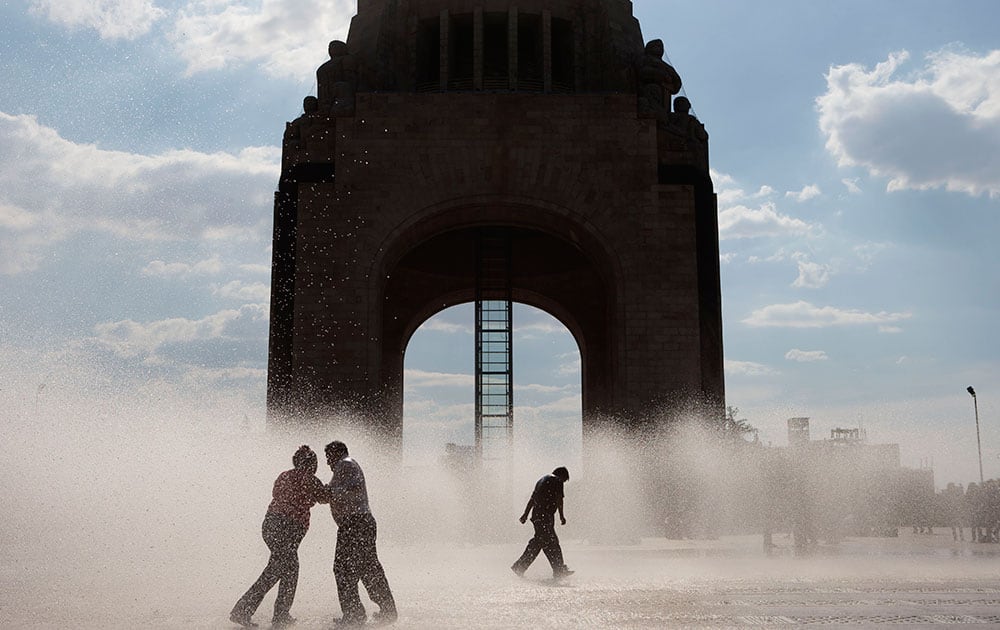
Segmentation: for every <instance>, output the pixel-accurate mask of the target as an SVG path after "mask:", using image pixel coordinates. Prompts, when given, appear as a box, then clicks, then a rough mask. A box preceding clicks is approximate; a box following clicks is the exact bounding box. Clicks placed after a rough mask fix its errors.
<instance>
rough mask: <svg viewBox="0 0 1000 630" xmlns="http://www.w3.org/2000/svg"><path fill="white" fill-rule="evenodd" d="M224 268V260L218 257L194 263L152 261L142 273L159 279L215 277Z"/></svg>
mask: <svg viewBox="0 0 1000 630" xmlns="http://www.w3.org/2000/svg"><path fill="white" fill-rule="evenodd" d="M222 267H223V265H222V260H221V259H220V258H219V257H218V256H213V257H211V258H209V259H207V260H199V261H197V262H194V263H182V262H172V263H168V262H164V261H162V260H152V261H150V262H149V264H148V265H146V266H145V267H143V268H142V271H141V272H140V273H141V274H142V275H144V276H151V277H157V278H170V277H186V276H201V275H215V274H217V273H220V272H221V271H222Z"/></svg>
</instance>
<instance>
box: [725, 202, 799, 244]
mask: <svg viewBox="0 0 1000 630" xmlns="http://www.w3.org/2000/svg"><path fill="white" fill-rule="evenodd" d="M811 229H812V228H811V227H810V226H809V224H808V223H806V222H805V221H802V220H801V219H795V218H793V217H790V216H787V215H783V214H779V213H778V211H777V209H776V208H775V205H774V204H773V203H771V202H767V203H764V204H763V205H761V206H760V207H759V208H748V207H746V206H743V205H737V206H733V207H731V208H726V209H725V210H722V211H721V212H720V213H719V238H721V239H733V238H757V237H762V236H787V235H801V234H808V233H809V232H810V231H811Z"/></svg>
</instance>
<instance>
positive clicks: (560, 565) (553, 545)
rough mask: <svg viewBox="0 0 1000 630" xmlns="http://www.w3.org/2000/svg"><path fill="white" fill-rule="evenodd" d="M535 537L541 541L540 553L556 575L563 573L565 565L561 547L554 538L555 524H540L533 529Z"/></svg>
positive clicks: (556, 538) (555, 537) (556, 537)
mask: <svg viewBox="0 0 1000 630" xmlns="http://www.w3.org/2000/svg"><path fill="white" fill-rule="evenodd" d="M535 537H536V538H538V539H539V540H540V541H541V545H542V551H543V552H544V553H545V557H546V558H547V559H548V561H549V565H550V566H551V567H552V571H553V572H554V573H556V574H559V573H565V571H566V563H565V562H563V553H562V547H560V546H559V537H558V536H556V525H555V523H554V522H553V523H541V524H539V525H537V526H536V527H535Z"/></svg>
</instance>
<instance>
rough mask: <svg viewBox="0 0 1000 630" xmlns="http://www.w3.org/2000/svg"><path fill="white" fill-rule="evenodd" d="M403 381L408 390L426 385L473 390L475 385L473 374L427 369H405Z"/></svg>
mask: <svg viewBox="0 0 1000 630" xmlns="http://www.w3.org/2000/svg"><path fill="white" fill-rule="evenodd" d="M403 383H404V384H405V387H406V389H407V390H408V391H410V390H413V389H417V388H425V387H462V388H467V389H469V390H470V391H471V389H472V387H473V386H474V385H475V378H474V377H473V375H472V374H449V373H447V372H427V371H425V370H405V371H404V372H403Z"/></svg>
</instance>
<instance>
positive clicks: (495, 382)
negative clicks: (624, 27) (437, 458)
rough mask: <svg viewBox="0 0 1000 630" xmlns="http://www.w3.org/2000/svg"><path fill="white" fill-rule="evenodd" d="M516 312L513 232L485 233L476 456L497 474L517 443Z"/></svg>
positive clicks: (479, 275)
mask: <svg viewBox="0 0 1000 630" xmlns="http://www.w3.org/2000/svg"><path fill="white" fill-rule="evenodd" d="M512 311H513V302H512V295H511V237H510V231H509V230H507V229H505V228H499V227H497V228H482V229H480V230H479V233H478V236H477V239H476V332H475V342H476V374H475V380H476V454H477V455H478V456H479V460H480V462H481V465H482V466H483V467H484V468H491V469H495V471H496V472H498V473H503V472H507V469H508V468H509V466H510V465H511V456H512V448H513V441H514V382H513V373H514V364H513V341H514V326H513V319H512ZM504 476H507V475H504Z"/></svg>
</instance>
